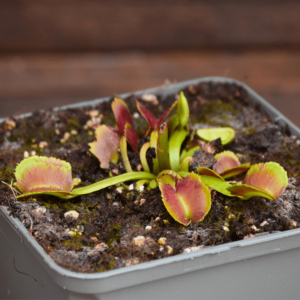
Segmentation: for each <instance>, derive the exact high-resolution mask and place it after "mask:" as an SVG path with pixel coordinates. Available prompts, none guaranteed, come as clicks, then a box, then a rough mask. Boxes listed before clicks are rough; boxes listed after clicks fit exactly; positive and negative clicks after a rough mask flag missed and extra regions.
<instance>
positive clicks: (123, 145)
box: [120, 136, 132, 173]
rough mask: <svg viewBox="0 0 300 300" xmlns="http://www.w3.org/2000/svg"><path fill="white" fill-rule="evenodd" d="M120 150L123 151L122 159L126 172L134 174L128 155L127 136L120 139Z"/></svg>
mask: <svg viewBox="0 0 300 300" xmlns="http://www.w3.org/2000/svg"><path fill="white" fill-rule="evenodd" d="M120 150H121V154H122V159H123V163H124V166H125V169H126V172H127V173H129V172H132V168H131V165H130V161H129V158H128V153H127V140H126V137H125V136H122V137H121V138H120Z"/></svg>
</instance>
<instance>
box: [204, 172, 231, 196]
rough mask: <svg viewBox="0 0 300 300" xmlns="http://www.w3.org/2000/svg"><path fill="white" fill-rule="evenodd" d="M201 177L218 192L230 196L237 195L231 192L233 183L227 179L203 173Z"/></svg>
mask: <svg viewBox="0 0 300 300" xmlns="http://www.w3.org/2000/svg"><path fill="white" fill-rule="evenodd" d="M200 178H201V180H202V182H203V183H204V184H206V185H207V186H208V187H210V188H212V189H214V190H216V191H217V192H219V193H221V194H223V195H226V196H229V197H235V195H233V194H231V192H230V191H229V190H228V188H230V187H231V185H230V184H229V183H228V182H226V181H225V180H223V179H222V180H221V179H220V178H216V177H212V176H207V175H201V176H200Z"/></svg>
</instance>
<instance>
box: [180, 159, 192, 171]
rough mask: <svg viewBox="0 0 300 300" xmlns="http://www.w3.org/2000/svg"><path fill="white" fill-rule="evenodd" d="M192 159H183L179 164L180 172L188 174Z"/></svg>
mask: <svg viewBox="0 0 300 300" xmlns="http://www.w3.org/2000/svg"><path fill="white" fill-rule="evenodd" d="M193 160H194V159H193V158H192V157H191V156H187V157H185V158H184V159H183V161H182V162H181V170H182V171H184V172H188V171H189V166H190V163H191V162H192V161H193Z"/></svg>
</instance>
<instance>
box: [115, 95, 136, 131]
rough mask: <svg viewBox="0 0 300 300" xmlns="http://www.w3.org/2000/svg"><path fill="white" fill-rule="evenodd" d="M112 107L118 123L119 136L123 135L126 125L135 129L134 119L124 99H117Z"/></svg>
mask: <svg viewBox="0 0 300 300" xmlns="http://www.w3.org/2000/svg"><path fill="white" fill-rule="evenodd" d="M111 107H112V110H113V113H114V115H115V118H116V121H117V125H118V129H119V134H120V135H123V134H124V131H125V125H126V123H128V124H130V125H131V126H132V127H133V123H132V118H131V115H130V112H129V109H128V106H127V104H126V103H125V102H124V101H123V100H122V99H120V98H115V99H114V101H113V102H112V104H111Z"/></svg>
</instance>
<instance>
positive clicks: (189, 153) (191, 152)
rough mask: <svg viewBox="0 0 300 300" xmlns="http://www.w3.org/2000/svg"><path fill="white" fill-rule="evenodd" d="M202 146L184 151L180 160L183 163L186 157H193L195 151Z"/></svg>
mask: <svg viewBox="0 0 300 300" xmlns="http://www.w3.org/2000/svg"><path fill="white" fill-rule="evenodd" d="M199 149H200V146H196V147H194V148H192V149H190V150H189V151H185V152H184V151H182V153H181V156H180V160H181V161H182V160H183V159H184V158H185V157H187V156H193V155H194V153H195V151H197V150H199Z"/></svg>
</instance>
